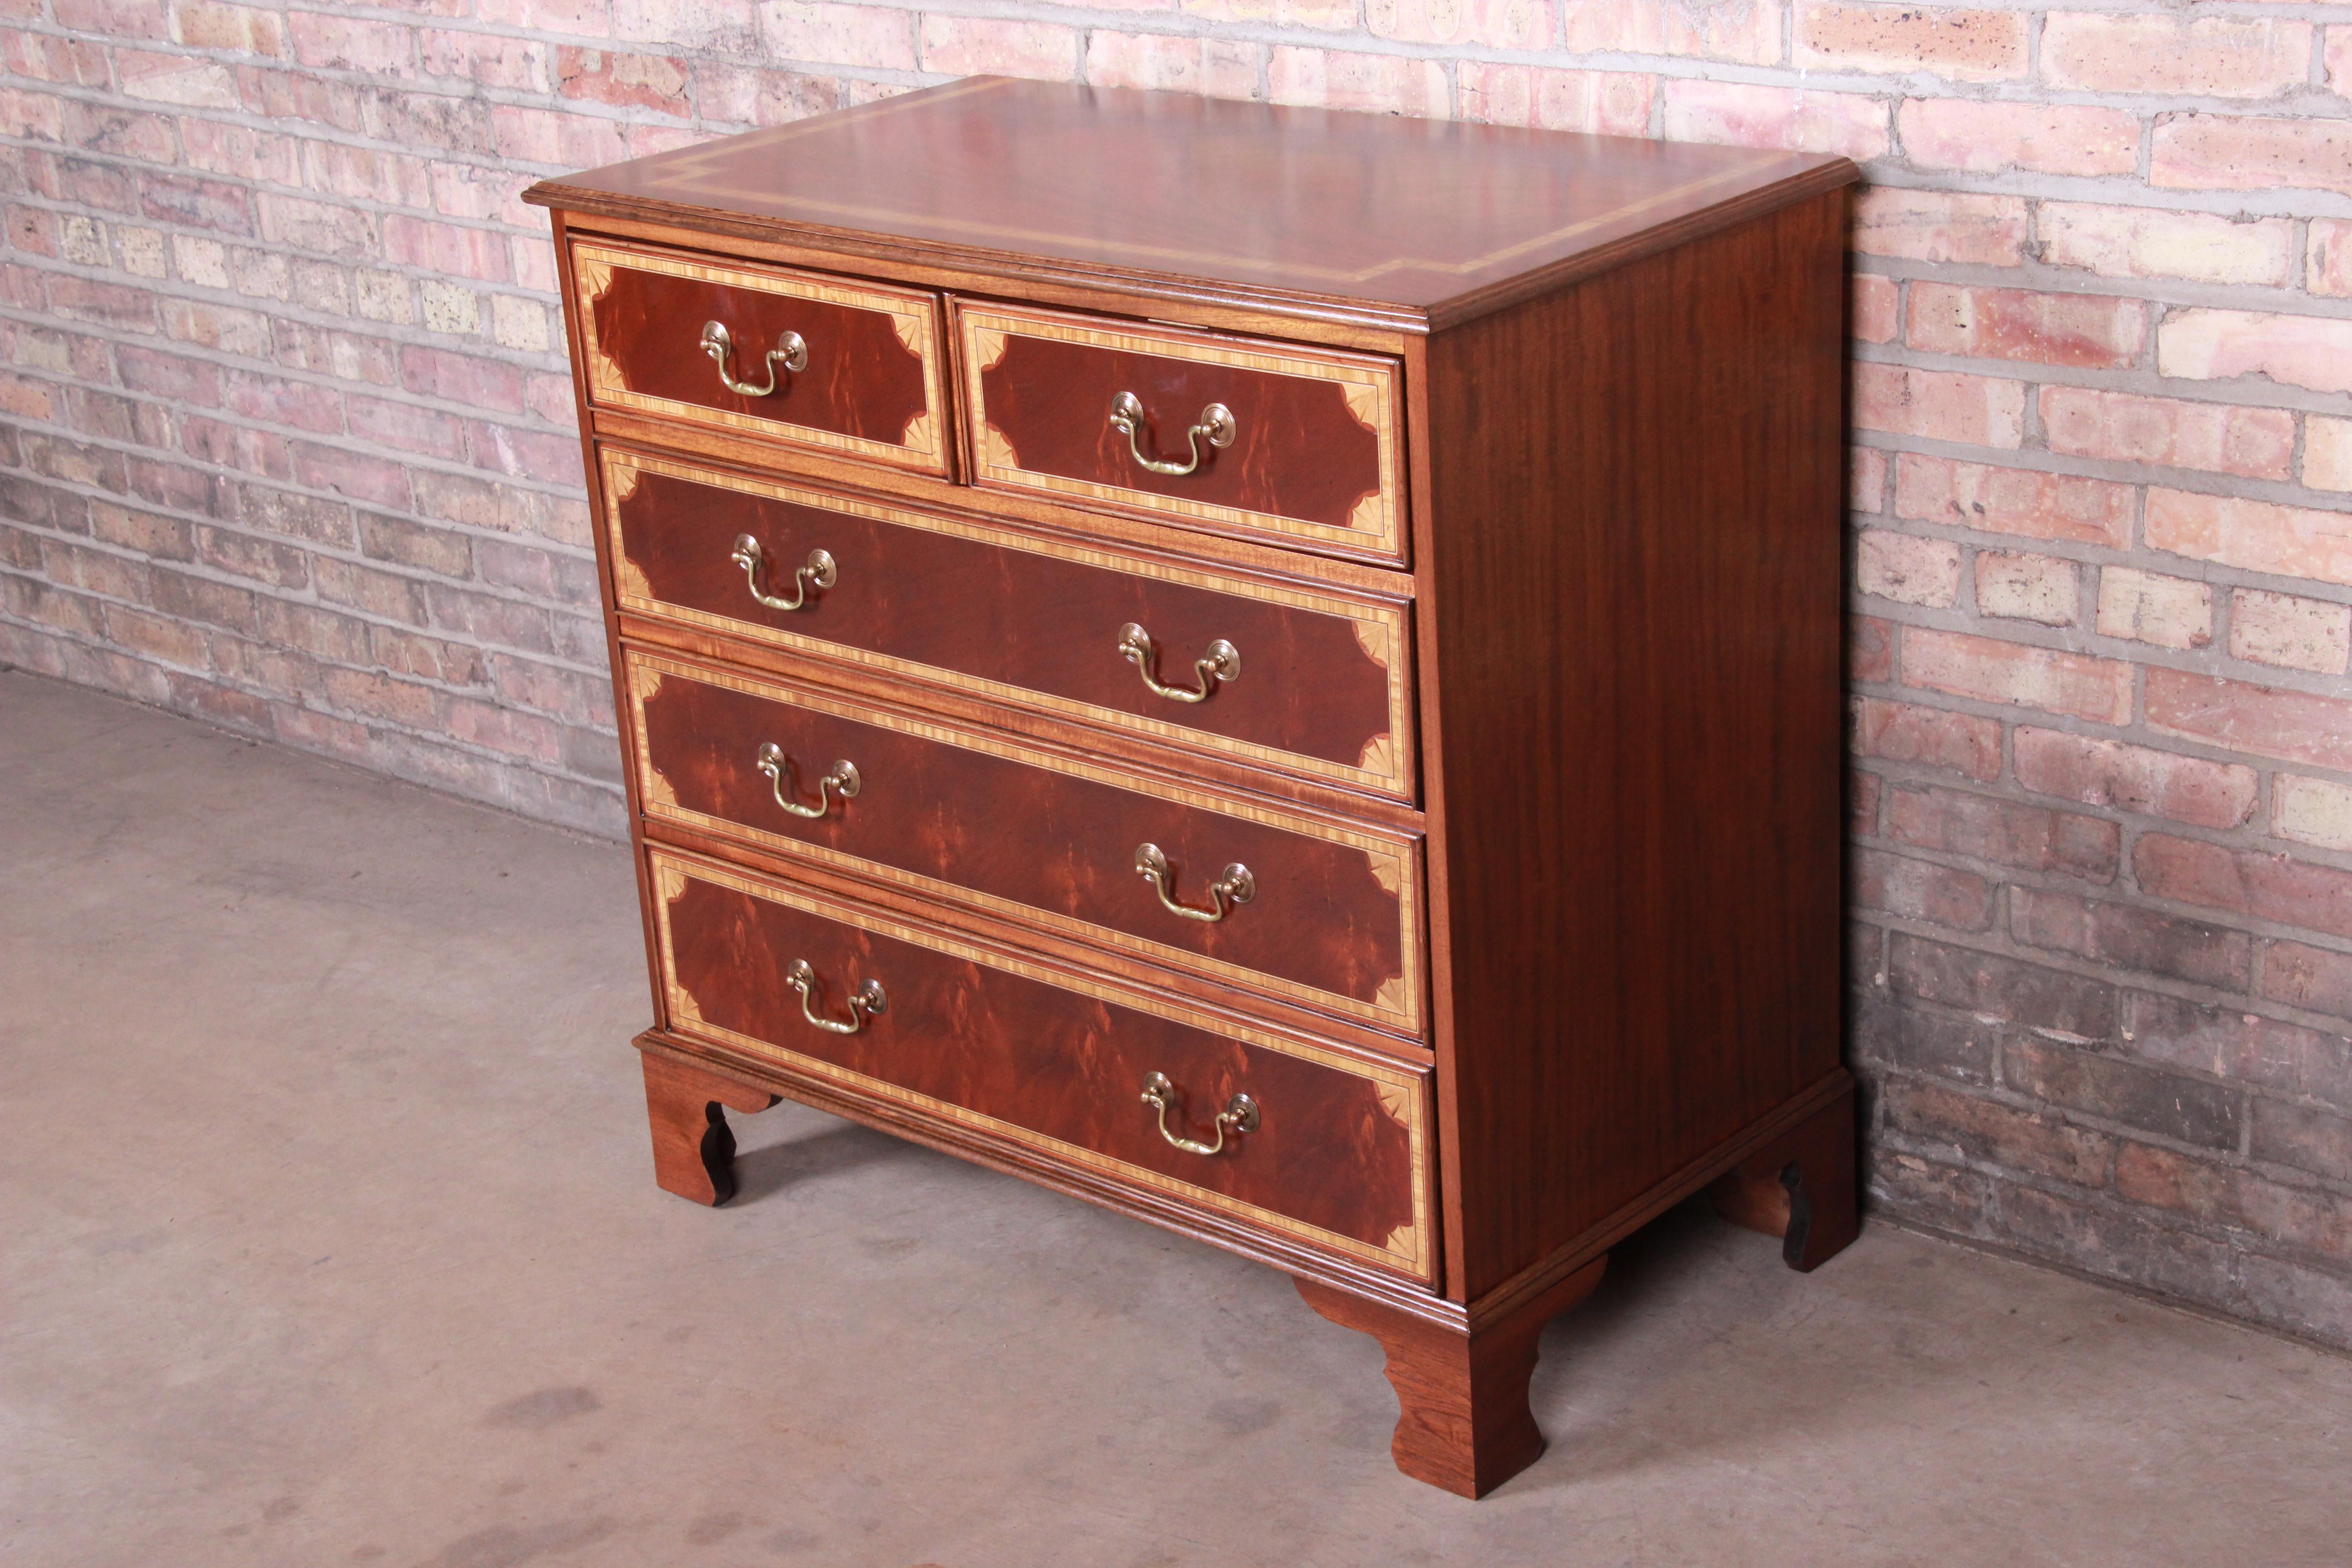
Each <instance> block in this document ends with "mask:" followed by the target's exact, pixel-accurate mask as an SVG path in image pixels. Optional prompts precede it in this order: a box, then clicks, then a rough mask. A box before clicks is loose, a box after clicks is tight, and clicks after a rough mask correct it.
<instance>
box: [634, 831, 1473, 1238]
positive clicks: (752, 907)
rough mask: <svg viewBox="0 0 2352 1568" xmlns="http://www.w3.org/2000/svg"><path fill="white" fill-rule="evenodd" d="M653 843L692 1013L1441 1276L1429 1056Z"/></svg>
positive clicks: (695, 1023) (755, 1047)
mask: <svg viewBox="0 0 2352 1568" xmlns="http://www.w3.org/2000/svg"><path fill="white" fill-rule="evenodd" d="M647 853H648V855H649V857H650V859H651V867H652V871H653V877H654V884H655V889H656V898H655V921H656V942H657V946H658V951H659V961H660V963H661V966H662V987H663V993H664V996H665V999H666V1005H667V1012H668V1016H669V1026H670V1027H671V1028H672V1029H673V1030H675V1031H677V1033H679V1034H682V1035H687V1036H693V1037H701V1038H703V1039H705V1040H709V1041H712V1042H715V1043H717V1044H720V1045H725V1046H730V1047H734V1048H736V1049H738V1050H740V1051H743V1052H745V1053H747V1054H751V1055H754V1056H758V1057H763V1058H770V1059H772V1060H776V1061H779V1062H782V1063H783V1064H784V1065H786V1066H788V1067H791V1068H794V1069H796V1070H798V1071H801V1072H804V1073H808V1074H811V1075H814V1076H816V1077H818V1078H821V1079H826V1080H829V1081H831V1082H834V1083H835V1084H838V1085H840V1086H842V1087H844V1088H845V1089H850V1090H852V1091H854V1092H856V1093H860V1094H864V1095H868V1096H872V1097H875V1098H877V1099H880V1100H887V1101H890V1102H892V1103H894V1104H896V1105H898V1106H901V1107H905V1108H908V1109H911V1110H915V1111H917V1112H919V1113H920V1114H922V1115H925V1116H928V1117H931V1118H936V1119H938V1120H939V1121H943V1122H949V1123H953V1124H957V1125H959V1126H961V1127H963V1128H967V1129H971V1130H974V1131H980V1132H982V1133H984V1134H987V1135H989V1136H992V1137H994V1138H997V1139H1001V1140H1003V1141H1004V1142H1008V1143H1012V1144H1016V1145H1019V1146H1022V1147H1024V1148H1025V1149H1027V1150H1029V1151H1032V1152H1034V1153H1035V1154H1038V1155H1041V1156H1043V1157H1045V1159H1047V1160H1049V1161H1051V1162H1053V1163H1057V1164H1061V1165H1065V1166H1068V1167H1074V1168H1076V1169H1080V1170H1084V1171H1086V1172H1088V1173H1092V1174H1094V1175H1095V1176H1097V1177H1099V1178H1105V1179H1108V1180H1109V1181H1112V1182H1116V1183H1118V1184H1121V1185H1125V1186H1128V1187H1131V1188H1138V1189H1148V1190H1151V1191H1154V1192H1157V1193H1160V1194H1165V1195H1168V1196H1171V1197H1174V1198H1176V1199H1178V1200H1179V1201H1181V1202H1183V1203H1185V1204H1187V1205H1191V1206H1192V1207H1195V1208H1199V1209H1205V1210H1211V1211H1214V1212H1216V1213H1219V1214H1223V1215H1226V1216H1228V1217H1229V1218H1232V1219H1234V1220H1238V1221H1241V1222H1243V1223H1244V1224H1246V1225H1249V1226H1254V1227H1256V1228H1259V1229H1262V1230H1265V1231H1269V1232H1273V1233H1275V1234H1277V1235H1280V1236H1283V1237H1288V1238H1290V1239H1292V1240H1294V1241H1297V1242H1300V1243H1304V1244H1305V1245H1307V1246H1310V1247H1317V1248H1319V1249H1322V1250H1325V1251H1328V1252H1331V1253H1336V1254H1339V1255H1341V1256H1344V1257H1348V1258H1356V1259H1358V1260H1360V1261H1362V1262H1365V1263H1370V1264H1374V1265H1377V1266H1380V1267H1383V1268H1391V1269H1394V1270H1396V1271H1398V1272H1399V1273H1402V1274H1405V1275H1408V1276H1411V1277H1412V1278H1414V1279H1429V1278H1430V1276H1431V1273H1432V1270H1433V1263H1434V1258H1433V1250H1434V1249H1433V1245H1432V1243H1433V1237H1432V1234H1431V1219H1430V1210H1429V1190H1430V1174H1429V1163H1430V1139H1429V1095H1428V1080H1427V1074H1426V1072H1425V1071H1424V1070H1423V1069H1418V1068H1412V1067H1410V1066H1408V1065H1407V1064H1405V1063H1402V1062H1390V1063H1381V1062H1377V1061H1375V1060H1373V1059H1371V1058H1359V1057H1355V1056H1351V1055H1349V1054H1347V1053H1343V1052H1341V1051H1339V1050H1336V1049H1332V1048H1328V1047H1319V1046H1316V1045H1313V1044H1311V1043H1308V1042H1307V1041H1304V1040H1300V1039H1297V1038H1292V1037H1280V1036H1276V1035H1274V1034H1271V1033H1265V1032H1262V1031H1259V1030H1256V1029H1253V1028H1251V1027H1249V1026H1245V1025H1241V1024H1236V1023H1232V1022H1229V1021H1223V1020H1219V1019H1215V1018H1212V1017H1210V1016H1207V1015H1204V1014H1197V1013H1193V1012H1192V1011H1191V1010H1189V1009H1186V1008H1182V1007H1180V1006H1177V1005H1172V1004H1170V1003H1168V1002H1166V1001H1164V1000H1163V999H1161V998H1160V997H1157V996H1154V995H1151V994H1147V993H1144V992H1141V991H1137V990H1132V989H1129V988H1128V987H1125V986H1121V985H1118V984H1113V983H1110V982H1108V981H1104V980H1100V979H1096V978H1089V977H1085V976H1082V975H1079V974H1076V973H1069V972H1064V971H1059V970H1051V969H1047V968H1045V967H1043V966H1041V965H1037V964H1034V963H1029V962H1027V961H1024V959H1022V958H1020V957H1019V956H1018V955H1016V954H1014V953H1013V952H1009V951H1007V950H1004V949H1001V948H997V947H995V946H993V945H992V944H987V943H983V942H977V941H966V940H962V939H959V938H955V937H951V936H949V935H946V934H944V933H942V932H940V931H934V930H930V929H928V928H919V927H916V926H913V925H910V924H907V923H904V922H901V921H896V920H894V919H891V918H890V917H887V916H885V915H883V914H881V913H879V912H878V911H877V910H870V909H866V908H863V907H860V906H857V905H854V904H849V903H845V902H842V901H840V900H832V899H825V898H821V897H819V896H818V895H816V894H814V893H811V892H809V891H807V890H806V889H800V888H796V887H793V886H792V885H791V884H788V883H780V882H772V881H768V880H766V879H755V878H752V877H750V876H747V875H744V874H742V873H740V872H738V871H734V870H730V869H728V868H723V867H720V866H718V865H716V864H713V863H710V862H708V861H703V860H698V859H689V858H685V857H683V856H677V855H674V854H671V853H669V852H668V851H666V850H663V849H661V848H658V847H655V848H651V849H649V850H648V851H647ZM869 988H870V989H869ZM877 1003H878V1004H879V1005H878V1006H877V1005H875V1004H877ZM828 1026H830V1027H828ZM850 1030H855V1032H854V1033H852V1032H846V1031H850ZM1154 1075H1158V1076H1159V1078H1160V1079H1164V1080H1165V1082H1166V1084H1167V1085H1168V1089H1167V1092H1166V1098H1167V1100H1168V1101H1169V1104H1168V1107H1167V1109H1166V1110H1164V1111H1161V1112H1155V1110H1154V1109H1153V1108H1152V1107H1151V1106H1150V1105H1148V1104H1147V1103H1145V1101H1144V1100H1143V1098H1142V1096H1143V1093H1144V1090H1145V1088H1146V1086H1147V1085H1148V1084H1150V1083H1151V1082H1152V1081H1153V1079H1154ZM1236 1095H1246V1096H1248V1097H1249V1100H1251V1101H1254V1102H1255V1107H1256V1116H1255V1128H1254V1129H1253V1130H1241V1129H1240V1128H1237V1127H1225V1126H1223V1125H1221V1124H1220V1122H1219V1121H1218V1118H1219V1116H1220V1114H1221V1113H1222V1112H1223V1111H1226V1110H1232V1109H1233V1100H1234V1096H1236ZM1244 1114H1245V1113H1244ZM1163 1116H1164V1119H1165V1124H1166V1126H1167V1128H1168V1131H1169V1132H1170V1133H1171V1134H1173V1135H1175V1136H1180V1137H1183V1138H1186V1139H1189V1140H1191V1141H1192V1142H1197V1143H1202V1144H1213V1143H1215V1142H1218V1141H1219V1140H1220V1138H1221V1136H1222V1140H1223V1148H1222V1149H1220V1150H1219V1151H1218V1152H1215V1153H1202V1152H1192V1151H1188V1150H1185V1149H1181V1148H1177V1147H1175V1146H1173V1145H1172V1144H1171V1143H1170V1142H1168V1141H1167V1139H1166V1137H1164V1136H1163V1134H1162V1132H1161V1131H1160V1127H1161V1120H1162V1117H1163ZM1245 1125H1246V1123H1245V1122H1244V1126H1245Z"/></svg>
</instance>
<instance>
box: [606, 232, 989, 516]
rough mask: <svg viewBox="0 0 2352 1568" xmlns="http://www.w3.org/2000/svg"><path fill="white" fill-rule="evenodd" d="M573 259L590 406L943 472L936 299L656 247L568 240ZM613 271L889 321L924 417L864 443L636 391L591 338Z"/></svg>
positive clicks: (942, 382)
mask: <svg viewBox="0 0 2352 1568" xmlns="http://www.w3.org/2000/svg"><path fill="white" fill-rule="evenodd" d="M572 271H573V274H574V276H575V278H576V279H577V280H578V281H577V289H578V292H579V297H580V309H579V317H580V335H581V342H582V344H583V348H584V350H585V357H586V360H587V372H588V385H589V389H590V392H591V394H592V395H593V397H594V399H595V401H596V402H598V403H601V404H604V405H607V406H610V407H615V408H633V409H635V410H637V411H639V412H641V413H646V414H659V415H665V416H668V417H670V418H673V419H685V420H689V421H691V422H693V423H695V424H698V425H717V426H721V427H723V428H725V429H729V430H741V431H747V432H751V433H752V434H756V435H762V436H768V437H779V438H782V439H785V440H791V441H796V442H799V443H801V444H803V445H804V446H810V447H825V448H827V449H829V450H832V451H837V452H846V453H849V454H850V455H851V456H853V457H859V458H875V459H877V460H879V461H881V462H886V463H891V464H895V465H897V466H898V467H901V468H920V469H922V470H924V471H925V472H927V473H935V474H944V473H946V472H947V471H948V465H947V456H946V450H945V443H944V441H943V439H942V434H943V432H944V431H945V429H946V428H947V425H946V415H945V407H946V401H947V399H946V380H945V377H944V375H943V374H941V370H940V352H939V345H940V334H939V300H938V297H937V296H936V295H932V294H923V293H916V292H912V291H910V290H905V289H889V288H886V287H883V286H881V285H877V284H862V285H859V286H857V287H856V288H852V287H849V286H847V285H845V284H841V283H836V282H834V281H832V280H831V279H824V278H819V277H815V276H814V275H811V274H807V273H799V272H793V271H789V270H785V269H777V270H774V271H768V270H761V271H751V270H748V269H746V268H742V267H719V266H713V265H711V264H710V263H709V262H702V261H690V260H688V259H686V258H683V257H676V256H667V255H664V254H662V253H660V252H658V251H651V250H635V249H621V248H616V247H612V246H607V245H598V244H592V243H590V242H588V241H585V240H575V241H573V243H572ZM615 271H629V272H650V273H656V274H659V275H661V276H665V277H670V278H688V279H694V280H695V281H697V282H700V283H718V284H722V285H724V286H725V287H727V288H730V289H754V290H757V291H759V292H761V293H763V294H782V295H784V296H787V297H788V298H791V299H795V300H820V301H822V302H823V303H824V304H828V305H839V306H843V307H845V309H848V310H870V311H877V312H879V313H881V314H884V315H887V316H888V317H889V318H890V325H891V327H892V329H893V330H894V331H896V332H897V333H898V341H899V342H902V343H904V344H906V346H907V347H908V350H910V351H911V352H912V353H914V355H915V357H916V358H917V359H918V360H919V361H920V362H921V364H922V370H923V411H922V412H921V413H919V414H918V415H916V416H914V417H913V418H912V419H910V420H908V422H907V428H906V431H905V432H904V434H903V435H902V436H901V437H900V439H899V440H898V442H897V443H895V444H894V443H892V442H888V441H876V440H871V439H868V438H867V437H863V436H850V435H845V434H844V433H843V432H841V431H838V430H820V429H817V428H816V427H815V426H808V425H795V424H793V422H792V421H790V420H787V419H761V418H758V417H756V416H752V415H749V414H738V413H736V412H735V411H734V410H733V409H730V408H713V407H710V406H709V405H706V404H700V403H682V402H679V401H677V399H675V398H668V397H656V396H654V395H651V394H649V393H643V392H633V391H631V390H630V389H629V388H628V387H627V386H626V385H625V384H624V383H623V380H622V377H621V369H620V366H619V364H618V363H616V362H615V361H614V358H613V356H612V355H611V354H609V353H605V352H604V345H602V344H601V343H599V342H597V341H596V310H595V305H596V300H598V299H599V298H601V297H602V296H603V295H604V290H605V289H607V288H609V287H610V286H611V284H612V280H613V274H614V272H615ZM688 325H691V323H688Z"/></svg>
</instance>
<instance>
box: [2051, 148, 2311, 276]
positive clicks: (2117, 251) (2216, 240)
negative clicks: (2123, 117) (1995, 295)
mask: <svg viewBox="0 0 2352 1568" xmlns="http://www.w3.org/2000/svg"><path fill="white" fill-rule="evenodd" d="M2134 144H2135V146H2137V136H2135V139H2134ZM2034 227H2035V233H2036V236H2037V237H2038V238H2039V240H2040V243H2041V247H2042V260H2044V261H2046V262H2048V263H2049V264H2050V265H2051V266H2053V267H2079V268H2084V270H2085V271H2088V272H2093V273H2096V274H2097V275H2099V276H2100V277H2102V278H2185V279H2190V280H2192V281H2195V282H2200V283H2258V284H2268V285H2270V286H2272V287H2273V288H2275V287H2278V286H2280V285H2282V284H2284V283H2285V282H2287V281H2288V279H2289V278H2290V277H2291V276H2292V275H2293V272H2294V224H2293V223H2291V222H2289V221H2288V220H2287V219H2285V218H2254V217H2244V218H2237V217H2221V216H2215V215H2213V214H2210V213H2177V212H2166V211H2164V210H2162V209H2161V208H2157V207H2124V206H2100V205H2089V204H2083V203H2074V202H2043V203H2042V204H2041V206H2040V207H2039V209H2038V210H2037V211H2036V213H2035V215H2034Z"/></svg>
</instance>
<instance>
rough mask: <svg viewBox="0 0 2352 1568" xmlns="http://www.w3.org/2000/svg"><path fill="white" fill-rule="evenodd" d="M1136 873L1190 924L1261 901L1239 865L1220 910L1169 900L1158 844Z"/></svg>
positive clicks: (1219, 894)
mask: <svg viewBox="0 0 2352 1568" xmlns="http://www.w3.org/2000/svg"><path fill="white" fill-rule="evenodd" d="M846 765H847V764H846V763H845V764H844V766H846ZM1135 870H1136V875H1138V876H1139V877H1141V878H1142V879H1144V880H1145V881H1147V882H1149V883H1150V884H1151V889H1152V891H1154V892H1156V893H1158V894H1159V895H1160V907H1161V908H1162V909H1164V910H1167V911H1168V912H1169V913H1171V914H1176V915H1182V916H1183V917H1184V918H1185V919H1186V920H1188V921H1210V922H1211V923H1214V922H1216V921H1221V920H1223V919H1224V918H1225V917H1226V916H1227V915H1229V914H1232V913H1233V912H1234V905H1235V904H1245V903H1248V902H1249V901H1250V900H1252V899H1254V898H1255V897H1257V879H1256V878H1255V877H1253V876H1251V875H1250V868H1248V867H1246V866H1244V865H1242V864H1240V863H1239V862H1236V863H1234V865H1231V866H1228V867H1226V868H1225V874H1224V875H1223V876H1222V877H1220V878H1218V879H1216V880H1215V881H1213V882H1212V883H1210V884H1209V900H1210V901H1211V902H1212V903H1213V904H1214V905H1215V906H1216V907H1215V908H1214V909H1209V910H1196V909H1194V908H1192V906H1191V905H1190V904H1180V903H1178V902H1177V901H1176V900H1173V899H1171V898H1170V897H1169V896H1168V880H1169V879H1168V857H1167V856H1165V855H1163V854H1161V853H1160V846H1159V845H1157V844H1139V845H1137V846H1136V847H1135Z"/></svg>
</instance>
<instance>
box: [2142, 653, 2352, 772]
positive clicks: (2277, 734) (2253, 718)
mask: <svg viewBox="0 0 2352 1568" xmlns="http://www.w3.org/2000/svg"><path fill="white" fill-rule="evenodd" d="M2147 724H2148V728H2149V729H2151V730H2157V731H2162V732H2164V733H2166V734H2172V735H2185V736H2188V737H2189V738H2190V739H2192V740H2199V741H2206V742H2211V743H2212V744H2214V745H2217V746H2227V747H2229V748H2230V749H2231V750H2233V751H2240V752H2253V753H2255V754H2256V755H2258V756H2265V757H2284V758H2286V759H2287V760H2289V761H2291V762H2300V763H2313V764H2314V765H2315V766H2318V767H2323V768H2335V769H2336V770H2338V771H2343V772H2352V702H2346V701H2338V700H2335V699H2333V698H2327V697H2315V696H2312V695H2310V694H2309V693H2307V692H2302V691H2279V690H2273V689H2270V688H2268V687H2263V686H2252V685H2248V684H2247V683H2246V682H2244V681H2241V680H2221V679H2215V678H2213V677H2210V676H2203V675H2191V674H2189V672H2187V671H2185V670H2178V669H2166V668H2162V667H2160V666H2154V665H2151V666H2150V667H2149V668H2148V671H2147Z"/></svg>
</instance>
